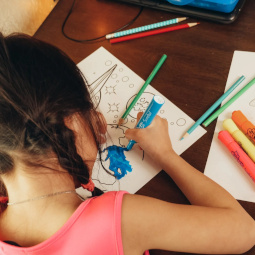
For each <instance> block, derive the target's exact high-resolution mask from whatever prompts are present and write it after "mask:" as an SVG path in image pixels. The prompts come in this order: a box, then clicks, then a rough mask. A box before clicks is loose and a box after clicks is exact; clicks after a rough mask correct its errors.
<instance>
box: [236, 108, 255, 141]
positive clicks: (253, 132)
mask: <svg viewBox="0 0 255 255" xmlns="http://www.w3.org/2000/svg"><path fill="white" fill-rule="evenodd" d="M232 120H233V121H234V122H235V123H236V125H237V126H238V127H239V128H240V129H241V130H242V131H243V132H244V134H245V135H247V136H248V138H250V140H251V141H253V142H254V143H255V126H254V125H253V124H252V123H251V122H250V121H249V120H248V119H247V118H246V117H245V116H244V115H243V113H242V112H241V111H234V112H233V113H232Z"/></svg>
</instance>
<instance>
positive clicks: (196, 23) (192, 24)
mask: <svg viewBox="0 0 255 255" xmlns="http://www.w3.org/2000/svg"><path fill="white" fill-rule="evenodd" d="M198 24H200V23H199V22H195V23H188V25H189V27H194V26H196V25H198Z"/></svg>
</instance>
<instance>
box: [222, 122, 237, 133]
mask: <svg viewBox="0 0 255 255" xmlns="http://www.w3.org/2000/svg"><path fill="white" fill-rule="evenodd" d="M223 127H224V128H225V129H227V130H228V131H229V133H230V134H233V133H234V132H235V131H237V130H239V129H238V127H237V125H236V124H235V122H234V121H233V120H232V119H226V120H224V121H223Z"/></svg>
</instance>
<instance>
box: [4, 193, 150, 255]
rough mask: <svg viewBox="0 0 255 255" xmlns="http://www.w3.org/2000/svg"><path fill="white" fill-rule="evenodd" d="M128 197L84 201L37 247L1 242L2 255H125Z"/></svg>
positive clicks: (114, 195)
mask: <svg viewBox="0 0 255 255" xmlns="http://www.w3.org/2000/svg"><path fill="white" fill-rule="evenodd" d="M125 193H127V192H125V191H119V192H107V193H105V194H103V195H102V196H100V197H96V198H91V199H88V200H86V201H84V202H83V203H81V205H80V206H79V207H78V208H77V210H76V211H75V212H74V213H73V215H72V216H71V217H70V218H69V220H68V221H67V222H66V223H65V224H64V225H63V227H62V228H61V229H59V230H58V231H57V232H56V233H55V234H54V235H53V236H51V237H50V238H49V239H48V240H46V241H44V242H42V243H40V244H38V245H35V246H32V247H27V248H23V247H17V246H13V245H10V244H7V243H5V242H2V241H0V254H1V255H14V254H15V255H25V254H26V255H46V254H47V255H51V254H54V255H70V254H75V255H87V254H88V255H99V254H104V255H124V253H123V246H122V239H121V205H122V199H123V195H124V194H125ZM145 255H149V253H148V252H146V253H145Z"/></svg>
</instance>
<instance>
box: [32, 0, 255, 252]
mask: <svg viewBox="0 0 255 255" xmlns="http://www.w3.org/2000/svg"><path fill="white" fill-rule="evenodd" d="M72 3H73V0H59V3H58V4H57V6H56V7H55V9H54V10H53V11H52V13H51V14H50V15H49V16H48V18H47V19H46V20H45V22H44V23H43V24H42V26H41V27H40V28H39V30H38V31H37V33H36V34H35V37H36V38H38V39H42V40H44V41H46V42H49V43H51V44H53V45H56V46H57V47H59V48H61V49H62V50H63V51H65V52H66V53H67V54H68V55H69V56H70V57H71V58H72V59H73V60H74V61H75V62H76V63H78V62H80V61H81V60H82V59H84V58H85V57H87V56H88V55H89V54H90V53H92V52H93V51H95V50H96V49H98V48H99V47H100V46H103V47H104V48H106V49H107V50H108V51H110V52H111V53H112V54H113V55H115V56H116V57H117V58H118V59H120V60H121V61H122V62H123V63H124V64H126V65H127V66H128V67H129V68H131V70H133V71H134V72H135V73H137V74H138V75H139V76H141V77H142V78H143V79H146V78H147V77H148V75H149V73H150V71H151V70H152V68H153V67H154V65H155V63H157V61H158V60H159V58H160V57H161V56H162V54H163V53H165V54H166V55H167V56H168V59H167V61H166V62H165V63H164V65H163V66H162V69H161V70H160V74H159V75H157V76H156V77H155V78H154V80H153V82H152V85H153V86H154V87H155V88H156V89H157V90H158V91H159V92H161V93H162V94H164V95H165V96H166V97H167V98H168V99H169V100H171V101H172V102H173V103H174V104H175V105H177V106H178V107H179V108H180V109H181V110H183V111H184V112H185V113H187V114H188V115H189V116H190V117H191V118H193V119H194V120H196V119H198V118H199V117H200V116H201V115H202V114H203V113H204V112H205V110H207V109H208V108H209V107H210V106H211V105H212V104H213V103H214V102H215V101H216V100H217V99H218V98H219V97H220V96H221V95H222V93H223V92H224V89H225V85H226V80H227V77H228V72H229V68H230V64H231V60H232V56H233V52H234V51H235V50H243V51H254V52H255V29H254V18H255V1H254V0H247V1H246V4H245V6H244V8H243V10H242V12H241V14H240V16H239V18H238V19H237V20H236V21H235V22H234V23H232V24H230V25H223V24H218V23H212V22H208V21H204V20H200V22H201V24H200V25H199V26H196V27H194V28H191V29H185V30H179V31H175V32H171V33H165V34H161V35H156V36H151V37H147V38H141V39H137V40H132V41H128V42H123V43H119V44H114V45H111V44H110V43H109V42H108V41H106V40H99V41H96V42H90V43H77V42H73V41H71V40H68V39H67V38H65V37H64V36H63V34H62V33H61V27H62V23H63V21H64V19H65V17H66V15H67V14H68V11H69V9H70V7H71V5H72ZM139 10H140V7H138V6H134V5H128V4H125V3H117V2H115V1H111V0H89V1H86V0H77V2H76V3H75V6H74V9H73V13H72V14H71V16H70V17H69V20H68V22H67V24H66V28H65V31H66V33H67V34H68V35H69V36H70V37H73V38H76V39H91V38H95V37H99V36H102V35H105V34H108V33H109V32H111V31H114V30H115V29H118V28H120V27H121V26H123V25H125V24H126V23H128V22H129V21H130V20H131V19H132V18H133V17H135V16H136V14H137V13H138V12H139ZM176 17H180V15H176V14H172V13H168V12H164V11H158V10H153V9H149V8H144V10H143V11H142V14H141V15H140V17H139V18H138V19H137V20H136V21H135V23H134V24H133V25H131V26H130V27H129V28H132V27H138V26H142V25H146V24H152V23H155V22H159V21H164V20H168V19H172V18H176ZM196 21H197V20H196V19H193V18H192V19H189V22H196ZM215 124H216V121H214V122H213V123H212V124H210V125H209V127H207V128H206V129H207V133H206V134H205V135H204V136H203V137H202V138H201V139H199V140H198V141H197V142H196V143H195V144H193V145H192V146H191V147H190V148H189V149H188V150H187V151H185V152H184V153H183V154H182V157H183V158H184V159H185V160H187V161H188V162H189V163H190V164H192V165H193V166H194V167H196V168H197V169H199V170H200V171H202V172H203V171H204V168H205V164H206V160H207V157H208V153H209V149H210V145H211V142H212V137H213V132H214V129H215ZM138 193H139V194H144V195H148V196H152V197H156V198H159V199H163V200H166V201H171V202H176V203H188V201H187V199H186V198H185V197H184V195H183V194H182V192H181V191H180V190H179V189H178V187H177V186H176V185H175V184H174V182H173V181H172V180H171V178H170V177H168V176H167V175H166V174H165V173H164V172H163V171H162V172H161V173H160V174H158V175H157V176H156V177H155V178H154V179H153V180H151V181H150V182H149V183H148V184H147V185H145V186H144V187H143V188H142V189H141V190H139V192H138ZM240 203H241V205H242V206H243V207H244V208H245V209H246V210H247V211H248V212H249V213H250V215H251V216H252V217H253V218H255V204H254V203H248V202H243V201H240ZM151 254H152V255H163V254H165V255H166V254H178V253H175V252H166V251H156V250H155V251H151ZM246 254H247V255H248V254H249V255H252V254H255V247H254V248H253V249H252V250H250V251H249V252H247V253H246Z"/></svg>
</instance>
